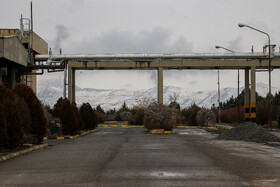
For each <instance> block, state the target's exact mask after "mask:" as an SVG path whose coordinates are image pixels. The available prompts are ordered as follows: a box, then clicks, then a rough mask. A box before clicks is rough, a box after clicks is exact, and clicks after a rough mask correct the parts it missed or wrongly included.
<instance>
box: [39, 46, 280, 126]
mask: <svg viewBox="0 0 280 187" xmlns="http://www.w3.org/2000/svg"><path fill="white" fill-rule="evenodd" d="M273 51H274V50H273ZM59 62H60V63H65V64H68V65H67V67H68V99H69V100H70V101H71V102H75V70H157V72H158V73H157V75H158V102H159V103H163V70H168V69H178V70H182V69H201V70H206V69H208V70H214V69H228V70H237V69H243V70H245V75H244V76H245V101H244V103H245V106H244V107H245V119H246V121H249V120H252V121H253V122H255V121H256V70H267V69H268V67H269V60H268V53H267V52H262V53H192V54H92V55H90V54H87V55H35V64H36V65H35V66H37V67H39V68H44V67H45V68H47V67H49V66H50V65H51V64H57V63H58V64H59ZM276 68H280V55H279V53H274V52H273V53H272V55H271V69H276ZM249 70H251V71H250V72H251V75H250V74H249ZM249 76H251V82H249ZM249 84H251V87H249ZM249 94H251V95H250V96H249ZM249 98H250V100H249Z"/></svg>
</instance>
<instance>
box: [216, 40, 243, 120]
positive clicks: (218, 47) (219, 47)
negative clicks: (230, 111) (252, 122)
mask: <svg viewBox="0 0 280 187" xmlns="http://www.w3.org/2000/svg"><path fill="white" fill-rule="evenodd" d="M215 47H216V49H224V50H226V51H229V52H231V53H235V52H234V51H233V50H230V49H228V48H225V47H222V46H219V45H216V46H215ZM239 83H240V81H239V69H238V75H237V102H238V103H237V105H238V122H240V101H239Z"/></svg>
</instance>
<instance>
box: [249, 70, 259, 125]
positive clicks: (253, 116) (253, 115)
mask: <svg viewBox="0 0 280 187" xmlns="http://www.w3.org/2000/svg"><path fill="white" fill-rule="evenodd" d="M250 108H251V121H252V122H254V123H255V122H256V117H257V115H256V67H255V66H252V67H251V105H250Z"/></svg>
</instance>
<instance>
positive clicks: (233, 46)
mask: <svg viewBox="0 0 280 187" xmlns="http://www.w3.org/2000/svg"><path fill="white" fill-rule="evenodd" d="M242 40H243V38H242V37H241V36H237V38H235V39H234V40H231V41H229V42H228V49H230V50H233V51H236V52H239V51H240V50H242V43H241V42H242Z"/></svg>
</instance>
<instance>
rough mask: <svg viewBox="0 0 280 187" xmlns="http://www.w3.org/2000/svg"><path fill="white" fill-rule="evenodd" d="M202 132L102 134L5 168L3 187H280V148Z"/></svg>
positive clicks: (0, 173)
mask: <svg viewBox="0 0 280 187" xmlns="http://www.w3.org/2000/svg"><path fill="white" fill-rule="evenodd" d="M214 137H215V134H211V133H207V132H206V131H204V130H202V129H176V134H174V135H173V134H170V135H150V134H148V133H147V132H146V130H145V129H144V128H100V131H98V132H96V133H92V134H90V135H87V136H84V137H80V138H77V139H74V140H47V141H46V142H47V143H48V144H49V145H50V146H49V147H48V148H47V149H45V150H41V151H38V152H34V153H31V154H28V155H24V156H21V157H18V158H14V159H11V160H9V161H7V162H4V163H0V186H122V187H123V186H141V187H142V186H160V187H162V186H222V187H224V186H279V185H280V147H279V146H277V145H275V146H268V145H264V144H257V143H245V142H235V141H221V140H215V139H213V138H214Z"/></svg>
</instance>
